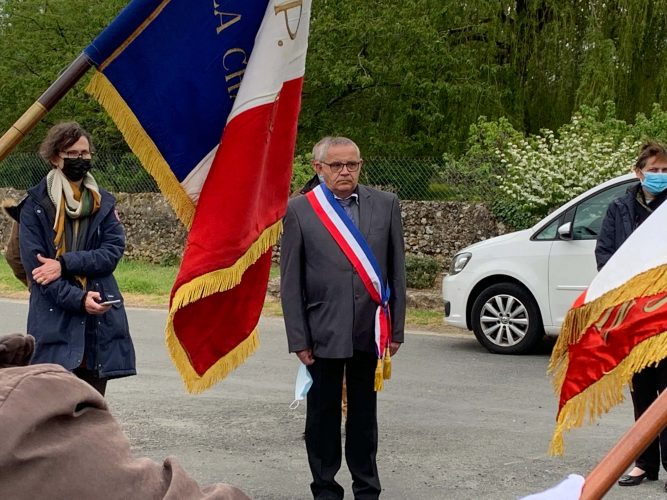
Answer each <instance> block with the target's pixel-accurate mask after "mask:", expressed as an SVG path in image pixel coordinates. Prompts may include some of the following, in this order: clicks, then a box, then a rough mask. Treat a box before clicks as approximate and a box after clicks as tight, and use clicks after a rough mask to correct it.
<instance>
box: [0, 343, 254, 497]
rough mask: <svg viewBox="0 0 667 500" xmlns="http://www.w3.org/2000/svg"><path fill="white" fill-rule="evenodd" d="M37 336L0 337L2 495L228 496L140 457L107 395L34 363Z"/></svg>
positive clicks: (234, 493) (229, 490)
mask: <svg viewBox="0 0 667 500" xmlns="http://www.w3.org/2000/svg"><path fill="white" fill-rule="evenodd" d="M33 348H34V339H33V338H32V337H30V336H23V335H18V334H15V335H10V336H7V337H2V338H0V367H2V370H0V443H2V447H0V498H7V499H9V498H11V499H12V500H22V499H26V500H28V499H29V500H32V499H35V498H53V499H66V498H96V499H101V500H112V499H118V500H121V499H128V498H132V499H137V500H141V499H158V498H164V499H173V500H182V499H188V500H196V499H206V500H214V499H228V500H246V499H248V497H247V496H246V495H245V494H244V493H243V492H241V491H240V490H239V489H237V488H235V487H233V486H230V485H227V484H216V485H213V486H208V487H206V488H203V489H202V488H200V487H199V486H198V485H197V483H196V481H194V480H193V479H192V478H190V477H189V476H188V475H187V474H186V473H185V471H184V470H183V469H182V468H181V466H180V465H179V464H178V463H177V462H176V461H175V460H174V459H172V458H167V459H166V460H165V461H164V463H163V464H162V465H160V464H158V463H156V462H153V461H152V460H150V459H148V458H132V456H131V454H130V444H129V442H128V440H127V438H126V437H125V435H124V434H123V431H122V430H121V428H120V426H119V425H118V422H116V420H115V419H114V418H113V416H112V415H111V413H109V409H108V408H107V405H106V402H105V401H104V398H103V397H102V396H101V395H100V394H99V393H98V392H97V391H95V389H93V388H92V387H91V386H90V385H88V384H87V383H85V382H83V381H82V380H79V379H78V378H77V377H75V376H74V375H72V374H71V373H70V372H68V371H67V370H65V369H64V368H62V367H61V366H59V365H54V364H38V365H31V366H24V365H26V363H28V362H29V360H30V357H31V355H32V351H33Z"/></svg>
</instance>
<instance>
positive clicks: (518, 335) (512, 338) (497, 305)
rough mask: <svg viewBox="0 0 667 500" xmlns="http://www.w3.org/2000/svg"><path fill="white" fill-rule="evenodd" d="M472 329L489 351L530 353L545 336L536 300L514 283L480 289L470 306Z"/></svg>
mask: <svg viewBox="0 0 667 500" xmlns="http://www.w3.org/2000/svg"><path fill="white" fill-rule="evenodd" d="M471 320H472V331H473V333H474V334H475V337H477V340H479V342H480V343H481V344H482V345H483V346H484V347H486V348H487V349H488V350H489V351H491V352H494V353H498V354H522V353H525V352H529V351H530V350H532V349H533V347H535V345H536V344H537V343H538V342H539V341H540V340H541V339H542V338H543V337H544V326H543V325H542V317H541V316H540V311H539V309H538V307H537V303H536V302H535V299H533V297H532V296H531V295H530V294H529V293H528V292H527V291H526V289H525V288H523V287H522V286H519V285H517V284H515V283H498V284H495V285H492V286H490V287H489V288H487V289H485V290H484V291H482V293H481V294H479V296H478V297H477V299H476V300H475V302H474V304H473V306H472V318H471Z"/></svg>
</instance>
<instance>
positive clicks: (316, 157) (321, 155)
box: [313, 136, 361, 161]
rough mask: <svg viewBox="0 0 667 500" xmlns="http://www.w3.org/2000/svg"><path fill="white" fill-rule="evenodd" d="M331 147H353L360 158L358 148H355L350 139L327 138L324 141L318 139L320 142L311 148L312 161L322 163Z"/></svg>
mask: <svg viewBox="0 0 667 500" xmlns="http://www.w3.org/2000/svg"><path fill="white" fill-rule="evenodd" d="M331 146H354V148H355V149H356V150H357V155H358V156H359V158H361V151H360V150H359V146H357V145H356V144H355V142H354V141H353V140H352V139H348V138H347V137H332V136H327V137H325V138H324V139H320V141H319V142H318V143H317V144H315V146H314V147H313V161H324V160H325V159H326V157H327V153H328V152H329V148H330V147H331Z"/></svg>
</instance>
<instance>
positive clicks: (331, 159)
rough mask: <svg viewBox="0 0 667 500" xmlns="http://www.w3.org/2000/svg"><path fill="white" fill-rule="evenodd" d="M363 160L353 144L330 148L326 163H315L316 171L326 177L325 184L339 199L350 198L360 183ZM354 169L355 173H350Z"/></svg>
mask: <svg viewBox="0 0 667 500" xmlns="http://www.w3.org/2000/svg"><path fill="white" fill-rule="evenodd" d="M361 163H362V161H361V158H359V153H357V148H355V147H354V146H353V145H351V144H341V145H332V146H329V150H328V151H327V156H326V159H325V160H324V161H316V162H315V171H316V172H317V173H318V174H321V175H322V176H323V177H324V183H325V184H326V185H327V187H328V188H329V189H330V190H331V192H332V193H333V194H335V195H336V196H338V197H339V198H347V197H348V196H350V195H351V194H352V193H353V192H354V190H355V189H356V187H357V184H358V183H359V174H360V173H361ZM350 168H352V169H353V170H354V171H350Z"/></svg>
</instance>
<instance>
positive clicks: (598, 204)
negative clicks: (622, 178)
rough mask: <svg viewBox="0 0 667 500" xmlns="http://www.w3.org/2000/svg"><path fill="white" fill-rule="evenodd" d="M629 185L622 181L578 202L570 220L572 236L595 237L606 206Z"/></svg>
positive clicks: (588, 238) (581, 238)
mask: <svg viewBox="0 0 667 500" xmlns="http://www.w3.org/2000/svg"><path fill="white" fill-rule="evenodd" d="M631 185H632V184H631V183H629V182H624V183H623V184H619V185H617V186H614V187H611V188H609V189H605V190H604V191H602V192H601V193H597V194H595V195H594V196H591V197H590V198H587V199H585V200H584V201H582V202H581V203H579V205H577V208H576V212H575V214H574V219H573V220H572V238H573V239H575V240H594V239H597V237H598V234H599V233H600V228H601V227H602V219H604V216H605V214H606V213H607V207H608V206H609V204H610V203H611V202H612V201H613V200H615V199H616V198H618V197H619V196H622V195H623V194H624V193H625V192H626V191H627V189H628V188H629V187H630V186H631Z"/></svg>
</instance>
